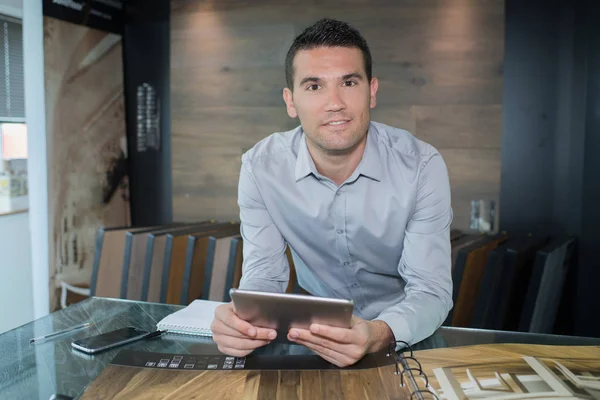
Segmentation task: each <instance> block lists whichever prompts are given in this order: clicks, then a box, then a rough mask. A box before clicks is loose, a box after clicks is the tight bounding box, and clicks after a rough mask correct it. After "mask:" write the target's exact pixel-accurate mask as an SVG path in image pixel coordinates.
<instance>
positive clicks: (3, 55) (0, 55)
mask: <svg viewBox="0 0 600 400" xmlns="http://www.w3.org/2000/svg"><path fill="white" fill-rule="evenodd" d="M24 118H25V84H24V77H23V26H22V25H21V22H20V21H18V20H16V19H13V18H10V17H6V16H1V15H0V122H3V121H5V122H10V121H15V122H20V121H23V120H24Z"/></svg>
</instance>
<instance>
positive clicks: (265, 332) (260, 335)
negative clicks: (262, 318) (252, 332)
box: [211, 320, 277, 340]
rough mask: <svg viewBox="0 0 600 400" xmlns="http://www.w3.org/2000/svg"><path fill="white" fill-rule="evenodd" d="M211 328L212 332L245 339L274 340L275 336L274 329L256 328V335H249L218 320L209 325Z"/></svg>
mask: <svg viewBox="0 0 600 400" xmlns="http://www.w3.org/2000/svg"><path fill="white" fill-rule="evenodd" d="M255 328H256V327H255ZM211 330H212V331H213V333H220V334H223V335H227V336H234V337H238V338H245V339H248V338H252V339H258V340H274V339H275V338H276V337H277V332H276V331H275V330H273V329H267V328H256V336H254V337H251V336H248V335H246V334H244V333H242V332H240V331H238V330H235V329H233V328H230V327H229V326H227V325H225V324H224V323H223V322H221V321H219V320H215V321H213V324H212V325H211Z"/></svg>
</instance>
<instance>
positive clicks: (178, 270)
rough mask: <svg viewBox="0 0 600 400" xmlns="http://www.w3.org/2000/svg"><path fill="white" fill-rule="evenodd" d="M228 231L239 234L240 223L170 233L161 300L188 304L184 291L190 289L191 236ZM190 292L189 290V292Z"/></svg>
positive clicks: (167, 241)
mask: <svg viewBox="0 0 600 400" xmlns="http://www.w3.org/2000/svg"><path fill="white" fill-rule="evenodd" d="M220 232H227V233H228V234H236V233H237V234H239V224H237V223H226V224H219V225H218V226H215V225H212V226H204V227H201V228H200V229H196V230H194V231H193V232H186V233H185V234H168V235H167V238H166V244H165V256H164V263H163V274H162V282H161V292H160V301H161V302H162V303H167V304H184V305H185V304H188V303H187V302H185V298H186V296H184V292H185V291H186V290H188V291H189V289H186V287H187V288H189V281H186V277H187V275H186V261H187V253H188V250H187V249H188V242H189V236H193V235H201V234H210V233H213V234H214V233H220ZM188 293H189V292H188Z"/></svg>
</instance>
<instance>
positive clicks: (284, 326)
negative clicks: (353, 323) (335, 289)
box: [229, 289, 354, 342]
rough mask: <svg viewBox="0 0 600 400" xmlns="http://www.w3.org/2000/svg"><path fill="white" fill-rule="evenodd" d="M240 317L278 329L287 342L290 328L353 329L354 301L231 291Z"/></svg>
mask: <svg viewBox="0 0 600 400" xmlns="http://www.w3.org/2000/svg"><path fill="white" fill-rule="evenodd" d="M229 294H230V296H231V299H232V300H233V305H234V307H235V310H236V313H237V315H238V316H239V317H240V318H241V319H243V320H244V321H248V322H249V323H251V324H252V325H254V326H259V327H264V328H272V329H275V330H277V339H276V341H277V342H281V341H284V342H287V333H288V331H289V329H290V328H292V327H293V328H303V329H308V328H309V327H310V325H311V324H312V323H317V324H323V325H329V326H336V327H340V328H350V320H351V318H352V311H353V310H354V302H353V301H352V300H344V299H333V298H328V297H315V296H309V295H302V294H289V293H272V292H258V291H252V290H242V289H231V290H230V291H229Z"/></svg>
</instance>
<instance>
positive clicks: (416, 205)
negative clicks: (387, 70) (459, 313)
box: [238, 122, 453, 344]
mask: <svg viewBox="0 0 600 400" xmlns="http://www.w3.org/2000/svg"><path fill="white" fill-rule="evenodd" d="M238 204H239V207H240V220H241V234H242V237H243V253H244V261H243V274H242V280H241V283H240V288H242V289H250V290H263V291H271V292H284V291H285V289H286V287H287V283H288V280H289V265H288V261H287V257H286V256H285V248H286V244H287V245H289V246H290V249H291V251H292V256H293V259H294V264H295V267H296V273H297V277H298V283H299V284H300V286H302V287H303V288H304V289H305V290H307V291H308V292H309V293H311V294H313V295H315V296H324V297H335V298H344V299H352V300H354V302H355V309H354V314H356V315H357V316H359V317H361V318H363V319H367V320H381V321H384V322H386V323H387V324H388V325H389V326H390V328H391V329H392V332H393V333H394V336H395V338H396V340H404V341H406V342H408V343H410V344H413V343H416V342H419V341H421V340H422V339H425V338H426V337H428V336H430V335H431V334H432V333H433V332H434V331H435V330H436V329H437V328H438V327H439V326H440V325H441V324H442V323H443V321H444V319H445V318H446V316H447V314H448V312H449V310H450V309H451V307H452V278H451V262H450V224H451V222H452V217H453V214H452V208H451V205H450V184H449V179H448V172H447V169H446V165H445V163H444V161H443V159H442V157H441V155H440V154H439V152H438V151H437V150H436V149H435V148H434V147H433V146H431V145H429V144H427V143H425V142H422V141H420V140H418V139H417V138H415V137H414V136H412V135H411V134H410V133H409V132H407V131H404V130H401V129H397V128H393V127H390V126H387V125H384V124H380V123H377V122H371V123H370V126H369V131H368V133H367V142H366V146H365V150H364V153H363V157H362V159H361V161H360V163H359V165H358V167H357V168H356V170H355V171H354V173H353V174H352V176H350V177H349V178H348V179H347V180H346V181H345V182H344V183H343V184H342V185H341V186H338V185H336V184H335V183H334V182H333V181H332V180H330V179H329V178H327V177H325V176H323V175H321V174H319V173H318V172H317V169H316V167H315V164H314V162H313V160H312V157H311V156H310V153H309V151H308V148H307V146H306V136H305V135H304V133H303V130H302V128H301V127H298V128H296V129H294V130H291V131H288V132H283V133H274V134H272V135H270V136H268V137H267V138H265V139H263V140H262V141H260V142H259V143H257V144H256V145H255V146H254V147H253V148H252V149H250V150H249V151H247V152H246V153H245V154H244V155H243V156H242V168H241V173H240V180H239V191H238Z"/></svg>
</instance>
